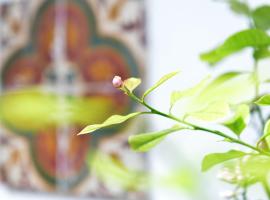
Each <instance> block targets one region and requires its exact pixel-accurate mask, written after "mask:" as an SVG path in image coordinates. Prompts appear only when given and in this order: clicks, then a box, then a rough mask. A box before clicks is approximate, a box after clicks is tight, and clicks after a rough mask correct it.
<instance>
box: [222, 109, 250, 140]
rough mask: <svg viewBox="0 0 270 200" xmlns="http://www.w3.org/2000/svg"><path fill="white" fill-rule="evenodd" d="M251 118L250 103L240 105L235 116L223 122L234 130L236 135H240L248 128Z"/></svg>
mask: <svg viewBox="0 0 270 200" xmlns="http://www.w3.org/2000/svg"><path fill="white" fill-rule="evenodd" d="M249 118H250V110H249V106H248V105H240V106H238V108H237V110H236V112H235V115H234V116H233V118H231V119H229V120H228V121H226V122H224V123H223V124H224V125H225V126H226V127H228V128H229V129H230V130H231V131H233V132H234V133H235V134H236V135H238V136H239V135H240V134H241V133H242V132H243V130H244V129H245V128H246V126H247V124H248V122H249Z"/></svg>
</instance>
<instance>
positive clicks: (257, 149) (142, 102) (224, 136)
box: [127, 91, 270, 156]
mask: <svg viewBox="0 0 270 200" xmlns="http://www.w3.org/2000/svg"><path fill="white" fill-rule="evenodd" d="M127 95H128V96H130V97H131V98H132V99H133V100H135V101H137V102H138V103H140V104H142V105H143V106H145V107H146V108H148V109H149V110H150V111H151V113H152V114H156V115H160V116H163V117H165V118H168V119H171V120H174V121H176V122H178V123H181V124H184V125H187V126H189V127H192V128H193V130H199V131H205V132H209V133H212V134H214V135H218V136H220V137H223V138H226V139H228V140H229V141H230V142H232V143H236V144H240V145H242V146H245V147H248V148H249V149H252V150H254V151H257V152H259V153H261V154H263V155H266V156H270V153H268V152H265V151H263V150H261V149H259V148H257V147H255V146H252V145H250V144H248V143H246V142H244V141H242V140H240V139H237V138H233V137H231V136H229V135H227V134H225V133H223V132H221V131H218V130H212V129H209V128H205V127H201V126H197V125H194V124H191V123H189V122H186V121H183V120H181V119H179V118H177V117H175V116H173V115H171V114H166V113H163V112H161V111H159V110H157V109H155V108H153V107H152V106H150V105H148V104H147V103H146V102H145V101H142V100H141V99H139V98H138V97H137V96H135V95H134V94H133V93H131V92H129V91H127Z"/></svg>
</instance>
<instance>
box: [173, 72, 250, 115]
mask: <svg viewBox="0 0 270 200" xmlns="http://www.w3.org/2000/svg"><path fill="white" fill-rule="evenodd" d="M209 82H210V83H209V84H207V85H206V86H205V87H203V88H202V89H201V90H200V91H199V92H198V93H196V94H193V95H192V96H183V97H181V98H180V99H179V100H177V102H176V103H175V105H174V107H173V109H174V115H176V116H178V117H180V118H184V117H186V116H188V115H189V114H193V113H200V112H201V111H202V110H205V109H206V108H209V105H211V104H214V103H217V102H223V103H224V102H225V104H226V103H227V104H229V105H233V106H235V105H239V104H243V103H244V102H250V101H252V99H253V98H254V96H255V79H254V75H253V74H251V73H238V72H229V73H225V74H222V75H220V76H219V77H217V78H216V79H214V80H213V81H209ZM226 107H227V106H226Z"/></svg>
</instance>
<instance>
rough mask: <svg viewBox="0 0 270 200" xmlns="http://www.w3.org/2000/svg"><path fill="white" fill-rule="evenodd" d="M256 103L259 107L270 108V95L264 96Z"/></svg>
mask: <svg viewBox="0 0 270 200" xmlns="http://www.w3.org/2000/svg"><path fill="white" fill-rule="evenodd" d="M255 103H256V104H257V105H259V106H269V105H270V94H267V95H264V96H263V97H261V98H260V99H259V100H258V101H256V102H255Z"/></svg>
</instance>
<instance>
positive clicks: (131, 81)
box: [123, 77, 142, 92]
mask: <svg viewBox="0 0 270 200" xmlns="http://www.w3.org/2000/svg"><path fill="white" fill-rule="evenodd" d="M141 82H142V81H141V79H139V78H134V77H131V78H128V79H126V80H125V81H124V83H123V87H124V88H126V89H128V91H129V92H133V90H135V89H136V88H137V87H138V86H139V85H140V84H141Z"/></svg>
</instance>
